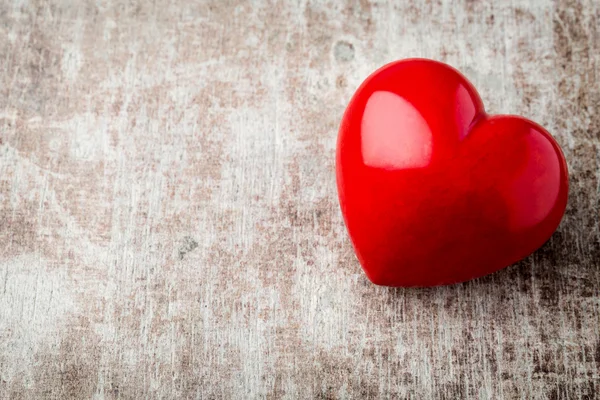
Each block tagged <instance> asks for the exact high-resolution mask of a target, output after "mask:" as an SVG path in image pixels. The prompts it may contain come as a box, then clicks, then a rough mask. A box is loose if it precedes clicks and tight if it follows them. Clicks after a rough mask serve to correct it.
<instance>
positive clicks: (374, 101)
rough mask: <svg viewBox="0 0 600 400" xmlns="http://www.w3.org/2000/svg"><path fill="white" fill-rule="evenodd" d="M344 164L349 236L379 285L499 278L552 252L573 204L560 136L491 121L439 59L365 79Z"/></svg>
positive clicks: (344, 130)
mask: <svg viewBox="0 0 600 400" xmlns="http://www.w3.org/2000/svg"><path fill="white" fill-rule="evenodd" d="M336 164H337V165H336V170H337V171H336V172H337V185H338V193H339V199H340V205H341V209H342V213H343V215H344V220H345V222H346V227H347V228H348V231H349V233H350V237H351V240H352V243H353V245H354V249H355V250H356V254H357V256H358V259H359V261H360V263H361V265H362V267H363V269H364V270H365V273H366V274H367V277H368V278H369V279H370V280H371V281H372V282H374V283H375V284H378V285H385V286H432V285H442V284H451V283H457V282H462V281H466V280H469V279H473V278H477V277H480V276H483V275H487V274H489V273H492V272H494V271H497V270H499V269H501V268H504V267H506V266H508V265H510V264H512V263H515V262H516V261H518V260H520V259H522V258H524V257H526V256H528V255H529V254H531V253H532V252H533V251H535V250H536V249H538V248H539V247H540V246H541V245H542V244H544V242H546V241H547V240H548V239H549V238H550V236H551V235H552V233H553V232H554V231H555V230H556V228H557V226H558V224H559V223H560V220H561V218H562V216H563V214H564V211H565V208H566V204H567V195H568V173H567V166H566V162H565V159H564V156H563V154H562V151H561V150H560V147H559V146H558V144H557V143H556V141H554V139H553V138H552V136H551V135H550V134H549V133H548V132H547V131H546V130H544V128H542V127H541V126H539V125H537V124H535V123H533V122H531V121H528V120H526V119H524V118H521V117H516V116H502V115H498V116H489V115H487V114H486V113H485V110H484V107H483V103H482V101H481V99H480V98H479V95H478V94H477V91H476V90H475V88H474V87H473V86H472V85H471V84H470V83H469V82H468V81H467V80H466V78H465V77H464V76H462V75H461V74H460V73H459V72H458V71H456V70H455V69H453V68H451V67H449V66H447V65H445V64H442V63H439V62H436V61H431V60H423V59H410V60H402V61H398V62H394V63H392V64H389V65H386V66H384V67H383V68H381V69H379V70H378V71H376V72H375V73H373V74H372V75H371V76H370V77H369V78H367V80H366V81H365V82H364V83H363V84H362V85H361V86H360V87H359V89H358V90H357V91H356V93H355V95H354V96H353V98H352V100H351V101H350V104H349V105H348V107H347V109H346V112H345V114H344V117H343V119H342V123H341V126H340V131H339V138H338V144H337V160H336Z"/></svg>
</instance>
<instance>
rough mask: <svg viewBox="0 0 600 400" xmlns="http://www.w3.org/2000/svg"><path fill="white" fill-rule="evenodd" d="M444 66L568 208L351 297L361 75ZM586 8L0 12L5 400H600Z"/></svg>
mask: <svg viewBox="0 0 600 400" xmlns="http://www.w3.org/2000/svg"><path fill="white" fill-rule="evenodd" d="M414 56H423V57H430V58H436V59H439V60H442V61H445V62H449V63H451V64H452V65H454V66H456V67H457V68H459V69H461V70H462V71H463V72H464V73H465V74H466V75H467V76H468V77H469V79H471V80H472V81H473V82H474V83H475V85H476V86H477V87H478V88H479V90H480V92H481V95H482V97H483V99H484V101H485V103H486V106H487V109H488V110H489V111H490V112H493V113H521V114H523V115H525V116H526V117H528V118H531V119H533V120H536V121H538V122H539V123H541V124H543V125H544V126H546V127H547V128H548V129H549V130H550V131H551V132H552V133H553V134H554V135H555V137H556V138H557V140H558V141H559V142H560V143H561V145H562V146H564V149H565V153H566V156H567V159H568V163H569V168H570V174H571V186H572V190H571V196H570V202H569V207H568V210H567V214H566V216H565V219H564V221H563V223H562V225H561V226H560V228H559V231H558V232H557V233H556V234H555V235H554V237H553V238H552V240H551V241H550V242H549V243H548V244H547V245H545V246H544V247H543V248H542V249H541V250H540V251H538V252H537V253H535V254H534V255H533V256H532V257H529V258H528V259H526V260H524V261H523V262H521V263H519V264H518V265H516V266H512V267H510V268H508V269H506V270H503V271H501V272H499V273H497V274H494V275H493V276H489V277H486V278H483V279H479V280H477V281H474V282H470V283H467V284H463V285H457V286H451V287H443V288H435V289H427V290H401V289H386V288H379V287H375V286H373V285H372V284H370V283H369V282H368V281H367V279H366V278H365V276H364V275H363V273H362V272H361V269H360V267H359V265H358V263H357V260H356V259H355V257H354V255H353V252H352V249H351V247H350V245H349V241H348V238H347V236H346V233H345V230H344V227H343V223H342V220H341V216H340V212H339V210H338V205H337V198H336V189H335V181H334V150H335V143H336V131H337V126H338V122H339V120H340V118H341V115H342V112H343V110H344V107H345V105H346V103H347V101H348V100H349V98H350V96H351V95H352V93H353V91H354V90H355V89H356V87H357V86H358V85H359V84H360V82H361V81H362V79H364V78H365V77H366V76H367V75H368V74H369V73H370V72H371V71H373V70H374V69H376V68H378V67H379V66H381V65H382V64H384V63H386V62H389V61H392V60H395V59H399V58H404V57H414ZM599 175H600V2H598V1H596V0H581V1H577V0H559V1H556V2H553V1H549V0H529V1H516V0H498V1H473V0H470V1H466V0H463V1H454V0H435V1H434V0H428V1H421V2H419V1H382V0H360V1H358V0H356V1H350V0H349V1H345V2H342V1H337V0H336V1H334V0H331V1H307V0H294V1H269V0H254V1H245V2H243V1H220V0H215V1H187V0H171V1H167V0H165V1H163V0H155V1H150V0H148V1H125V0H98V1H87V0H86V1H79V0H77V1H76V0H62V1H56V0H54V1H42V0H3V1H0V398H6V399H42V398H55V399H83V398H93V399H140V398H163V399H172V398H190V399H194V398H196V399H217V398H232V399H246V398H248V399H250V398H270V399H275V398H284V399H294V398H414V399H459V398H473V399H501V398H506V399H513V398H517V399H530V398H534V399H584V398H587V399H591V398H598V397H600V395H598V393H600V372H599V370H600V331H599V330H600V328H599V327H600V232H599V204H600V194H599V190H600V189H599V188H600V176H599Z"/></svg>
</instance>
